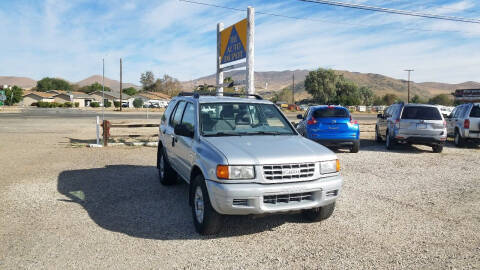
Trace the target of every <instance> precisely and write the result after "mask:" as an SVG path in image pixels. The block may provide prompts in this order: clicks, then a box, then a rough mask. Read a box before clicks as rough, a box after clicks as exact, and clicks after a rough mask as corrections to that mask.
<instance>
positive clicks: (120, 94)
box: [120, 58, 123, 111]
mask: <svg viewBox="0 0 480 270" xmlns="http://www.w3.org/2000/svg"><path fill="white" fill-rule="evenodd" d="M122 101H123V99H122V58H120V111H122V107H123V106H122V105H123V104H122V103H123V102H122Z"/></svg>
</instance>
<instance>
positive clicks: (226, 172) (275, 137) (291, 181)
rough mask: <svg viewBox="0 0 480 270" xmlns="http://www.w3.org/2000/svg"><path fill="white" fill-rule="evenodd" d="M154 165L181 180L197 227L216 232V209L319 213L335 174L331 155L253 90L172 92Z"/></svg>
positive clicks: (169, 179)
mask: <svg viewBox="0 0 480 270" xmlns="http://www.w3.org/2000/svg"><path fill="white" fill-rule="evenodd" d="M157 168H158V172H159V173H158V175H159V180H160V182H161V183H162V184H164V185H170V184H174V183H175V182H176V181H177V177H178V178H179V179H182V180H184V181H185V182H187V183H188V184H189V202H190V205H191V206H192V216H193V221H194V224H195V228H196V230H197V231H198V232H199V233H200V234H214V233H216V232H218V230H219V229H220V228H221V225H222V218H223V216H224V215H250V214H264V213H281V212H289V211H298V210H301V211H303V213H304V215H305V217H306V218H308V219H310V220H312V221H320V220H323V219H326V218H328V217H330V215H331V214H332V213H333V211H334V208H335V200H336V199H337V198H338V196H339V194H340V191H341V188H342V182H343V180H342V177H341V176H340V173H339V171H340V164H339V161H338V158H337V156H336V155H335V154H334V153H333V152H332V151H330V150H328V149H327V148H325V147H323V146H321V145H319V144H317V143H315V142H313V141H310V140H308V139H306V138H304V137H302V136H300V135H299V134H298V133H297V132H296V131H295V128H294V127H293V126H292V125H291V124H290V122H289V121H288V120H287V118H286V117H285V116H284V115H283V114H282V112H281V111H280V110H279V109H278V108H277V107H276V106H275V105H274V104H273V103H271V102H270V101H266V100H262V99H261V98H260V97H258V96H256V98H239V97H223V96H199V95H198V94H195V95H191V94H189V95H187V94H182V95H180V96H178V97H176V98H174V99H173V100H172V101H171V102H170V103H169V106H168V109H167V110H166V112H165V114H164V115H163V117H162V120H161V124H160V135H159V146H158V154H157Z"/></svg>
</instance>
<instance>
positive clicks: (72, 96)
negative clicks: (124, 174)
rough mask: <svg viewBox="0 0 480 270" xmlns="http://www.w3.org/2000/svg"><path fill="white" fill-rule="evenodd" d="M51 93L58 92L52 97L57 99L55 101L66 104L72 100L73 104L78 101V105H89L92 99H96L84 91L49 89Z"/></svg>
mask: <svg viewBox="0 0 480 270" xmlns="http://www.w3.org/2000/svg"><path fill="white" fill-rule="evenodd" d="M47 92H49V93H56V92H58V94H55V95H53V96H52V97H53V98H54V99H55V102H57V103H61V104H64V103H65V102H71V103H73V104H75V103H78V107H88V106H90V103H92V101H95V99H94V98H93V97H92V96H90V95H88V94H85V93H83V92H65V91H58V90H55V91H47Z"/></svg>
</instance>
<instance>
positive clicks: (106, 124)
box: [102, 120, 110, 146]
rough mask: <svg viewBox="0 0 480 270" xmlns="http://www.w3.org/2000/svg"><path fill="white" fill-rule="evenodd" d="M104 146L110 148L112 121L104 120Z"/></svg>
mask: <svg viewBox="0 0 480 270" xmlns="http://www.w3.org/2000/svg"><path fill="white" fill-rule="evenodd" d="M102 128H103V146H108V137H109V136H110V121H108V120H103V123H102Z"/></svg>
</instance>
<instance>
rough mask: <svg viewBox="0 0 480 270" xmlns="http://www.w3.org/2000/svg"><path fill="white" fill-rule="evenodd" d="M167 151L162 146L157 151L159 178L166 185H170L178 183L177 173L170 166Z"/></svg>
mask: <svg viewBox="0 0 480 270" xmlns="http://www.w3.org/2000/svg"><path fill="white" fill-rule="evenodd" d="M166 157H167V155H166V153H165V148H163V147H161V148H159V149H158V152H157V169H158V180H159V181H160V183H161V184H162V185H164V186H170V185H173V184H176V183H177V173H176V172H175V171H174V170H173V169H172V167H170V164H169V163H168V160H167V158H166Z"/></svg>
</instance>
